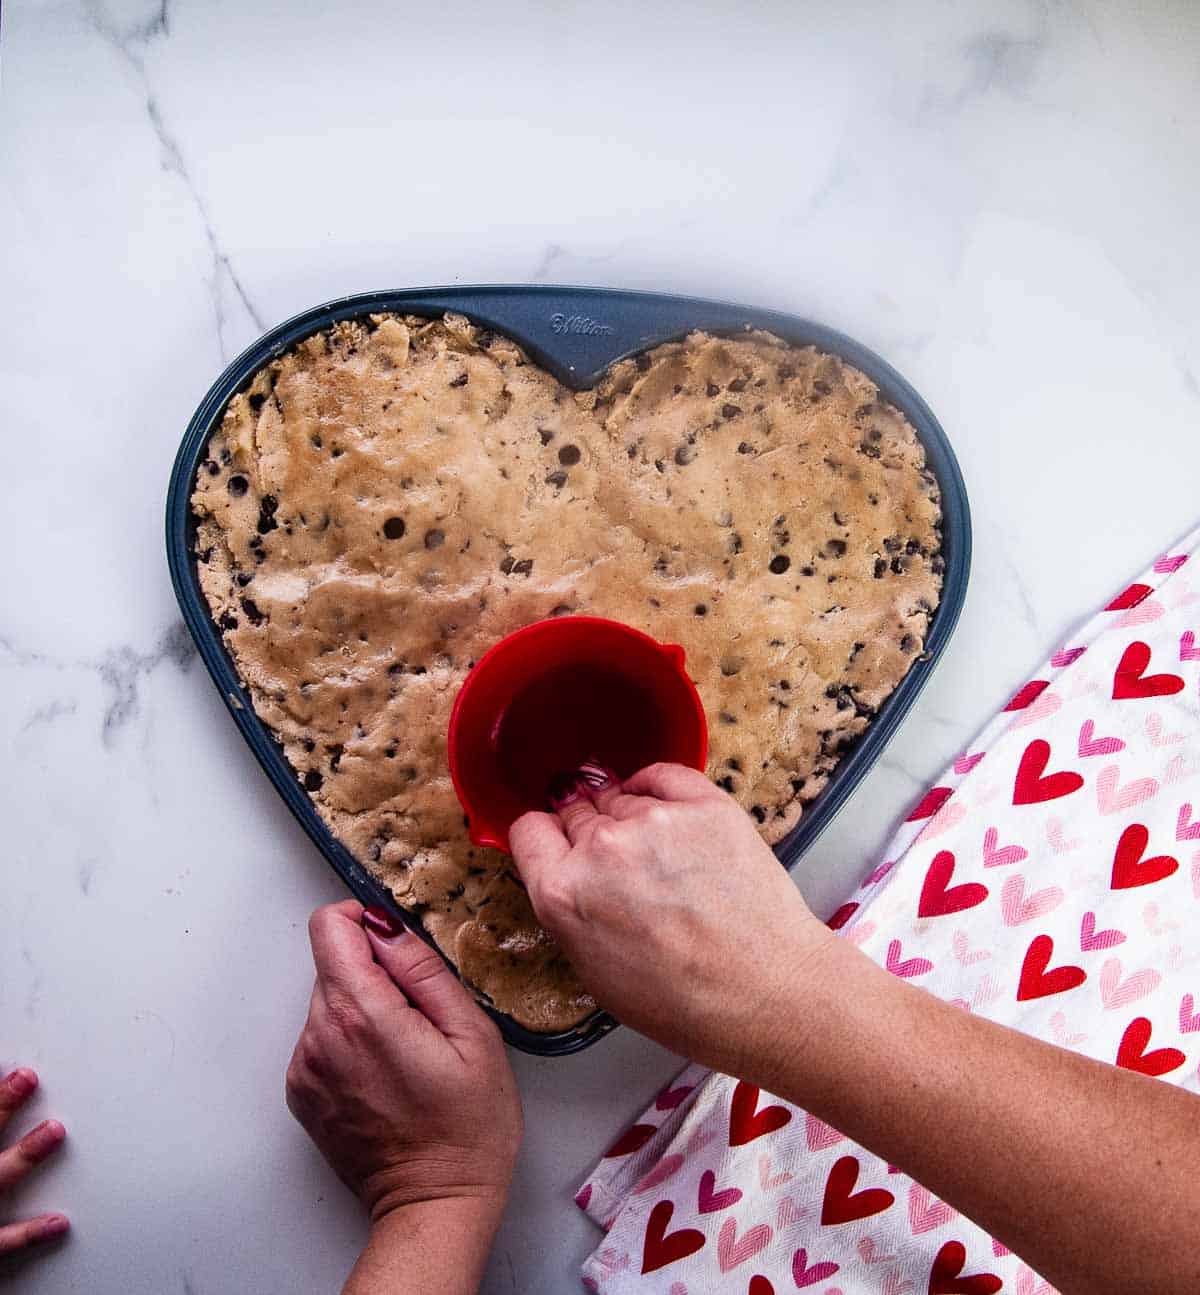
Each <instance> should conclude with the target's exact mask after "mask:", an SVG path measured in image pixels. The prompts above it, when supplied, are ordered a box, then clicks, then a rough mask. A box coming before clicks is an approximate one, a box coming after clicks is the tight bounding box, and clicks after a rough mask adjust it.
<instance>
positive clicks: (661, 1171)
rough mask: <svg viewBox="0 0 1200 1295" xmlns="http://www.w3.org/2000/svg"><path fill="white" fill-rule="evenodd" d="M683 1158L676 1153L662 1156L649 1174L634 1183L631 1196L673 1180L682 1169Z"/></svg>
mask: <svg viewBox="0 0 1200 1295" xmlns="http://www.w3.org/2000/svg"><path fill="white" fill-rule="evenodd" d="M683 1164H684V1160H683V1157H682V1156H681V1155H680V1154H679V1153H678V1152H676V1153H675V1154H674V1155H670V1156H663V1158H662V1159H661V1160H660V1161H659V1162H658V1164H656V1165H655V1166H654V1168H653V1169H651V1170H650V1172H649V1173H648V1174H647V1175H646V1176H645V1177H644V1178H642V1179H641V1180H640V1181H639V1182H636V1183H634V1185H633V1188H632V1190H631V1194H632V1195H634V1196H640V1195H641V1194H642V1192H648V1191H650V1189H651V1188H653V1187H658V1186H659V1185H660V1184H661V1183H665V1182H666V1181H667V1179H669V1178H674V1177H675V1175H676V1174H677V1173H678V1172H679V1171H680V1170H681V1169H682V1168H683Z"/></svg>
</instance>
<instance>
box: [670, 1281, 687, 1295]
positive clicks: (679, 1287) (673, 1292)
mask: <svg viewBox="0 0 1200 1295" xmlns="http://www.w3.org/2000/svg"><path fill="white" fill-rule="evenodd" d="M667 1295H688V1288H687V1287H686V1286H685V1285H684V1284H683V1282H672V1283H671V1289H670V1290H669V1291H668V1292H667Z"/></svg>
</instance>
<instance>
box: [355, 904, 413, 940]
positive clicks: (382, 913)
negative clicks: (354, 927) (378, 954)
mask: <svg viewBox="0 0 1200 1295" xmlns="http://www.w3.org/2000/svg"><path fill="white" fill-rule="evenodd" d="M362 924H363V926H365V927H366V929H367V930H368V931H370V932H371V933H372V934H373V935H377V936H379V938H380V939H381V940H394V939H396V938H397V937H398V936H401V935H403V934H404V926H403V924H402V923H400V922H398V921H397V920H396V919H395V918H394V917H393V916H392V915H391V913H389V912H388V911H387V910H386V909H383V908H377V907H376V906H375V905H372V906H371V907H370V908H364V909H363V915H362Z"/></svg>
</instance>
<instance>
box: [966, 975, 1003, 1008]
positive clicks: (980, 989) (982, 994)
mask: <svg viewBox="0 0 1200 1295" xmlns="http://www.w3.org/2000/svg"><path fill="white" fill-rule="evenodd" d="M1002 992H1003V991H1002V990H1001V988H1000V986H999V984H998V983H997V982H996V980H995V978H994V977H992V976H984V978H983V979H982V980H981V981H980V982H979V984H978V985H977V986H976V988H975V996H974V998H972V1000H971V1006H972V1007H973V1008H976V1007H987V1005H988V1004H989V1003H994V1002H995V1001H996V999H997V998H999V997H1000V995H1001V993H1002Z"/></svg>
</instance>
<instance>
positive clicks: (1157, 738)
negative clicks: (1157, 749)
mask: <svg viewBox="0 0 1200 1295" xmlns="http://www.w3.org/2000/svg"><path fill="white" fill-rule="evenodd" d="M1163 728H1164V726H1163V717H1162V716H1161V715H1160V714H1159V713H1158V711H1155V712H1154V714H1153V715H1147V716H1146V736H1147V737H1148V738H1149V739H1150V744H1151V746H1174V745H1175V744H1176V743H1177V742H1182V741H1183V739H1184V734H1182V733H1166V732H1164V731H1163Z"/></svg>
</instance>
